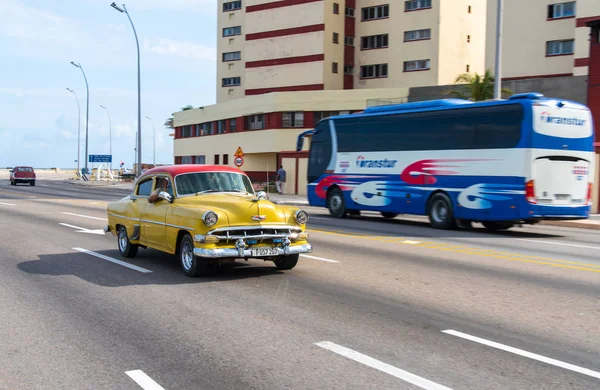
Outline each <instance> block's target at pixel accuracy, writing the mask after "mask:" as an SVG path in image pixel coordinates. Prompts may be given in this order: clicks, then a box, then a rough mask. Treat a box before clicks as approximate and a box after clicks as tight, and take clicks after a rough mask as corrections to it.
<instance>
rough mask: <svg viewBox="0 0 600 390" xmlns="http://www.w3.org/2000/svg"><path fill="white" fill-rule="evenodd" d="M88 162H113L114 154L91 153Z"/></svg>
mask: <svg viewBox="0 0 600 390" xmlns="http://www.w3.org/2000/svg"><path fill="white" fill-rule="evenodd" d="M88 162H91V163H112V155H110V154H90V156H89V161H88Z"/></svg>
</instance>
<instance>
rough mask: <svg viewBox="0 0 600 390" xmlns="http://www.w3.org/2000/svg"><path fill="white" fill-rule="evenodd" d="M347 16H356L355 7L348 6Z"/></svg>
mask: <svg viewBox="0 0 600 390" xmlns="http://www.w3.org/2000/svg"><path fill="white" fill-rule="evenodd" d="M346 16H350V17H351V18H353V17H354V8H350V7H346Z"/></svg>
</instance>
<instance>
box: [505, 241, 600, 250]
mask: <svg viewBox="0 0 600 390" xmlns="http://www.w3.org/2000/svg"><path fill="white" fill-rule="evenodd" d="M517 240H519V241H528V242H538V243H541V244H552V245H562V246H573V247H575V248H587V249H600V246H588V245H576V244H563V243H562V242H552V241H541V240H528V239H525V238H517Z"/></svg>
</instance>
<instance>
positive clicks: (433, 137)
mask: <svg viewBox="0 0 600 390" xmlns="http://www.w3.org/2000/svg"><path fill="white" fill-rule="evenodd" d="M305 137H310V152H309V159H308V171H307V176H308V177H307V179H308V200H309V203H310V205H312V206H320V207H327V208H328V209H329V213H330V214H331V215H332V216H333V217H336V218H343V217H344V216H346V215H348V214H354V215H356V214H360V212H361V211H363V210H364V211H376V212H379V213H381V215H382V216H383V217H384V218H394V217H396V216H397V215H400V214H413V215H426V216H428V217H429V221H430V223H431V225H432V226H433V227H434V228H438V229H451V228H454V227H456V226H457V225H458V226H460V227H470V226H471V223H472V222H479V223H482V224H483V226H485V227H486V228H487V229H490V230H501V229H502V230H503V229H509V228H511V227H512V226H514V225H515V224H535V223H537V222H539V221H540V220H545V219H561V220H570V219H585V218H588V217H589V213H590V208H591V194H592V184H593V180H594V177H595V176H594V175H595V174H594V169H595V167H594V163H595V160H594V129H593V123H592V116H591V113H590V110H589V109H588V108H587V107H586V106H584V105H582V104H579V103H575V102H572V101H566V100H561V99H551V98H546V97H544V96H543V95H542V94H539V93H526V94H518V95H513V96H511V97H510V98H509V99H504V100H489V101H483V102H472V101H468V100H462V99H442V100H434V101H425V102H414V103H405V104H394V105H387V106H374V107H369V108H367V109H365V110H364V111H363V112H361V113H357V114H349V115H340V116H333V117H329V118H325V119H323V120H321V121H320V122H319V123H318V124H317V126H316V128H315V129H313V130H309V131H307V132H304V133H302V134H300V136H299V137H298V143H297V150H298V151H300V150H302V147H303V141H304V138H305Z"/></svg>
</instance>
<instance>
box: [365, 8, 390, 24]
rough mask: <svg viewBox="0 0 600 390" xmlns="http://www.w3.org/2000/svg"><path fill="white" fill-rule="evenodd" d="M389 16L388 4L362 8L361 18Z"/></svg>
mask: <svg viewBox="0 0 600 390" xmlns="http://www.w3.org/2000/svg"><path fill="white" fill-rule="evenodd" d="M389 16H390V6H389V4H385V5H377V6H375V7H366V8H363V9H362V20H363V21H365V20H375V19H384V18H388V17H389Z"/></svg>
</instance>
